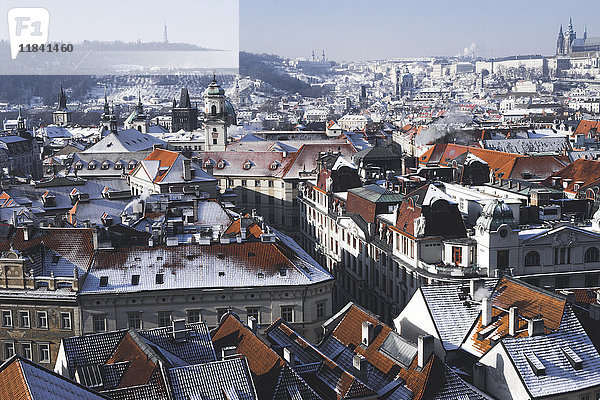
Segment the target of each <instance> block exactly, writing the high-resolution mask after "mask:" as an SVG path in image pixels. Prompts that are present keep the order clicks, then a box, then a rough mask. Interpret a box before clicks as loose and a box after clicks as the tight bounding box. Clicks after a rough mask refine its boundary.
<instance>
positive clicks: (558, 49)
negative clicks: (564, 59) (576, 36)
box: [556, 24, 565, 56]
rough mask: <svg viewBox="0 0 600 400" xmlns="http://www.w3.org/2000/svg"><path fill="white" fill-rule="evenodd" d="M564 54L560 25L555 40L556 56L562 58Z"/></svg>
mask: <svg viewBox="0 0 600 400" xmlns="http://www.w3.org/2000/svg"><path fill="white" fill-rule="evenodd" d="M564 54H565V35H564V34H563V29H562V24H560V31H558V39H556V55H558V56H562V55H564Z"/></svg>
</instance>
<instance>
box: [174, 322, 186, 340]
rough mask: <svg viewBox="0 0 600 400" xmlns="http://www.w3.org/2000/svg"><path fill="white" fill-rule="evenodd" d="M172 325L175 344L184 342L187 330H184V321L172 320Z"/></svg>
mask: <svg viewBox="0 0 600 400" xmlns="http://www.w3.org/2000/svg"><path fill="white" fill-rule="evenodd" d="M172 325H173V332H172V333H173V339H174V340H175V341H176V342H185V340H186V339H187V330H186V329H185V319H174V320H173V322H172Z"/></svg>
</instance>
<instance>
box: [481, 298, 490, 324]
mask: <svg viewBox="0 0 600 400" xmlns="http://www.w3.org/2000/svg"><path fill="white" fill-rule="evenodd" d="M491 323H492V299H490V298H489V297H484V298H483V299H481V326H488V325H489V324H491Z"/></svg>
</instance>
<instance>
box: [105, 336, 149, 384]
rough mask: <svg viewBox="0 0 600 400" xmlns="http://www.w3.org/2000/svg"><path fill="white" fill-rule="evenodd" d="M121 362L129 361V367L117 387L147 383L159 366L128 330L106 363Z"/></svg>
mask: <svg viewBox="0 0 600 400" xmlns="http://www.w3.org/2000/svg"><path fill="white" fill-rule="evenodd" d="M119 362H129V365H128V366H127V369H126V370H125V372H124V373H123V376H122V377H121V381H120V382H119V385H118V386H117V387H119V388H125V387H131V386H139V385H146V384H148V383H149V382H150V378H151V377H152V373H153V372H154V371H155V370H156V368H157V366H156V364H155V363H154V362H152V360H151V359H150V358H149V357H148V355H147V354H146V353H145V352H144V351H143V350H142V349H141V348H140V346H139V345H138V344H137V343H136V342H135V340H133V338H132V337H131V334H130V333H129V332H128V333H127V334H126V335H125V336H123V339H121V342H120V343H119V345H118V346H117V349H116V350H115V352H114V353H113V354H112V356H111V357H110V358H109V360H108V361H107V362H106V364H115V363H119Z"/></svg>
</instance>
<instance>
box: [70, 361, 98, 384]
mask: <svg viewBox="0 0 600 400" xmlns="http://www.w3.org/2000/svg"><path fill="white" fill-rule="evenodd" d="M75 378H76V380H77V382H79V383H80V384H82V385H83V386H87V387H90V388H93V387H99V386H102V375H101V374H100V368H98V366H97V365H82V366H81V367H77V369H76V370H75Z"/></svg>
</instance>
